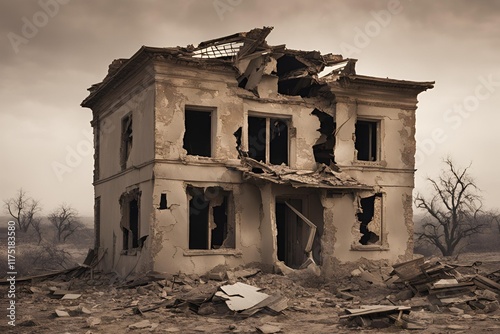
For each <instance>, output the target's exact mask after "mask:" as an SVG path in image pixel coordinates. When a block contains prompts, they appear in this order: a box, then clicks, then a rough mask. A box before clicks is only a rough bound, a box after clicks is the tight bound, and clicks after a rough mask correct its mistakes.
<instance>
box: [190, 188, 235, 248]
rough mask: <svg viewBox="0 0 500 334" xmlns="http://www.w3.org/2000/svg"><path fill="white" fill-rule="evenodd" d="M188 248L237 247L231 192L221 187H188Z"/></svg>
mask: <svg viewBox="0 0 500 334" xmlns="http://www.w3.org/2000/svg"><path fill="white" fill-rule="evenodd" d="M187 193H188V198H189V249H219V248H234V245H235V244H234V219H233V217H234V214H233V213H232V206H231V205H230V201H229V199H230V197H231V193H230V192H228V191H225V190H223V189H222V188H221V187H207V188H198V187H192V186H188V188H187Z"/></svg>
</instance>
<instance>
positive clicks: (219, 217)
mask: <svg viewBox="0 0 500 334" xmlns="http://www.w3.org/2000/svg"><path fill="white" fill-rule="evenodd" d="M212 210H213V215H214V223H215V228H214V229H212V248H221V247H222V245H223V244H224V239H226V236H227V197H226V196H224V199H223V203H222V204H221V205H219V206H214V207H213V209H212Z"/></svg>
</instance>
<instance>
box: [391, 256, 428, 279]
mask: <svg viewBox="0 0 500 334" xmlns="http://www.w3.org/2000/svg"><path fill="white" fill-rule="evenodd" d="M423 264H424V258H423V257H421V258H418V259H415V260H411V261H408V262H403V263H398V264H395V265H393V266H392V267H393V268H394V271H395V272H396V274H397V275H398V276H399V278H401V279H402V280H405V281H408V280H411V279H413V278H415V277H418V276H420V275H422V270H421V269H420V267H421V266H422V265H423Z"/></svg>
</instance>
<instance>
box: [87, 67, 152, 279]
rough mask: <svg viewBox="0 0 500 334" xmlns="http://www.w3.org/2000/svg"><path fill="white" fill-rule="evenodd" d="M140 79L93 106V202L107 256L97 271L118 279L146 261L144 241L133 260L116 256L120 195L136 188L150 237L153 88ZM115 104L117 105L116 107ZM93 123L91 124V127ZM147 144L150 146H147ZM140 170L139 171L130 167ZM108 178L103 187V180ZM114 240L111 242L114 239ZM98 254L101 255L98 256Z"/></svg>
mask: <svg viewBox="0 0 500 334" xmlns="http://www.w3.org/2000/svg"><path fill="white" fill-rule="evenodd" d="M140 77H141V76H140V75H139V76H137V77H134V78H132V79H131V80H130V82H127V83H124V84H122V87H121V89H117V90H115V91H113V92H111V93H110V96H111V97H112V98H110V100H112V101H114V103H110V104H106V103H102V104H100V105H99V106H97V107H96V109H95V110H96V111H97V112H96V113H95V116H97V117H98V118H99V120H98V122H99V128H100V135H99V137H100V138H99V150H100V154H99V179H98V180H97V181H96V183H95V187H94V193H95V197H99V196H100V197H101V211H100V215H101V216H100V221H101V224H100V228H101V231H100V238H101V239H100V245H99V248H100V252H106V253H105V256H104V258H103V260H102V261H101V264H100V266H101V267H102V268H104V269H106V270H108V271H110V270H112V269H115V270H116V271H117V272H118V273H119V274H121V275H127V274H128V273H129V271H130V270H131V268H134V267H135V268H136V270H148V269H150V268H151V263H150V262H151V261H150V259H149V255H148V252H147V247H148V242H149V240H148V239H146V244H145V245H144V248H143V249H142V250H141V251H139V252H138V254H137V255H134V256H131V255H121V254H120V253H121V250H122V249H123V241H122V235H123V234H122V231H121V228H120V219H121V212H120V204H119V198H120V196H121V195H122V194H123V193H125V192H127V191H130V190H131V189H132V188H134V187H138V188H139V189H140V190H141V192H142V195H141V203H140V206H141V212H140V227H139V229H140V234H141V235H149V221H150V214H151V210H149V208H150V207H151V194H152V186H151V182H150V181H149V180H150V179H151V175H152V165H151V164H149V165H148V162H151V161H152V159H153V157H154V151H153V138H154V135H153V133H154V131H153V126H154V113H153V110H154V88H153V85H152V84H143V85H140V84H137V83H138V82H142V83H144V82H148V81H147V79H146V78H144V77H142V78H140ZM117 101H118V102H117ZM127 114H131V115H132V134H133V144H132V149H131V152H130V155H129V158H128V160H127V169H125V170H124V171H122V169H121V166H120V147H121V120H122V118H123V117H124V116H125V115H127ZM96 121H97V120H96V119H94V121H93V122H96ZM148 143H150V144H148ZM140 165H143V167H142V168H141V169H138V168H134V167H136V166H140ZM106 178H109V179H108V180H106V182H102V180H103V179H106ZM113 236H115V237H113ZM101 254H102V253H101ZM113 255H114V256H113Z"/></svg>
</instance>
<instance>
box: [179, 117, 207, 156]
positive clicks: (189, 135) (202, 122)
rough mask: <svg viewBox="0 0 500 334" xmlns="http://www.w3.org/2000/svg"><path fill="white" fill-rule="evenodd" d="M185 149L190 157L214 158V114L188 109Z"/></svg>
mask: <svg viewBox="0 0 500 334" xmlns="http://www.w3.org/2000/svg"><path fill="white" fill-rule="evenodd" d="M184 123H185V132H184V146H183V148H184V149H185V150H186V151H187V154H189V155H198V156H202V157H210V156H212V113H211V112H209V111H197V110H189V109H186V112H185V122H184Z"/></svg>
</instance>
